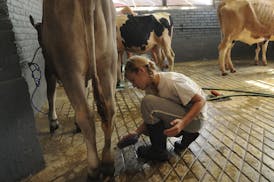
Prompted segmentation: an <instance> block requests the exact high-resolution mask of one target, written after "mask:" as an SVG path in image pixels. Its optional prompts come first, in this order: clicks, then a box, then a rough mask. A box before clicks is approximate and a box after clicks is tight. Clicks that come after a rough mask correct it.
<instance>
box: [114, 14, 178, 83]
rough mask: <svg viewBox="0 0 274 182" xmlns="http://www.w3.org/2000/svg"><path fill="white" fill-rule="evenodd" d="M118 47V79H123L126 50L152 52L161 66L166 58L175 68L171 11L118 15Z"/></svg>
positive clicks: (140, 52) (141, 52) (138, 52)
mask: <svg viewBox="0 0 274 182" xmlns="http://www.w3.org/2000/svg"><path fill="white" fill-rule="evenodd" d="M116 33H117V35H116V36H117V49H118V67H117V68H118V69H119V70H118V81H119V80H121V79H122V75H121V70H120V66H121V64H122V57H123V53H124V51H127V52H131V53H137V54H144V53H148V52H151V53H152V56H153V59H154V61H155V62H156V64H158V65H159V67H160V68H161V67H162V66H163V61H164V58H165V57H166V58H167V60H168V62H169V69H170V70H173V66H174V57H175V54H174V52H173V50H172V48H171V40H172V34H173V22H172V18H171V16H170V14H169V13H166V12H159V13H153V14H149V15H137V16H134V15H118V16H116Z"/></svg>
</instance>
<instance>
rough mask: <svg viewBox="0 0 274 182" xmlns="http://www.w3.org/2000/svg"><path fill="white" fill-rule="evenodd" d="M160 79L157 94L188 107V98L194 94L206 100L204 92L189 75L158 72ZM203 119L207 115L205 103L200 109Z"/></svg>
mask: <svg viewBox="0 0 274 182" xmlns="http://www.w3.org/2000/svg"><path fill="white" fill-rule="evenodd" d="M159 76H160V80H159V84H158V87H157V90H158V96H159V97H162V98H166V99H169V100H171V101H173V102H175V103H178V104H182V105H183V106H184V107H187V108H190V107H191V104H192V103H190V100H191V99H192V97H193V96H194V95H195V94H199V95H201V96H202V97H203V98H204V99H205V100H206V94H205V93H204V91H203V90H202V89H201V87H200V86H199V85H197V84H196V83H195V82H194V81H193V80H192V79H190V78H189V77H187V76H185V75H183V74H181V73H176V72H159ZM201 116H202V117H203V119H205V118H206V117H207V104H205V105H204V106H203V108H202V110H201Z"/></svg>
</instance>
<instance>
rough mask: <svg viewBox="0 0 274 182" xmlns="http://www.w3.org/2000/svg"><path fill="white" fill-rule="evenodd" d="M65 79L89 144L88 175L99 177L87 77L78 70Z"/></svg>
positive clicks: (69, 96)
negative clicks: (86, 87) (86, 86)
mask: <svg viewBox="0 0 274 182" xmlns="http://www.w3.org/2000/svg"><path fill="white" fill-rule="evenodd" d="M70 75H73V76H68V78H66V79H64V81H63V85H64V89H65V91H66V93H67V95H68V98H69V100H70V102H71V104H72V107H73V109H74V111H75V118H76V122H77V124H78V126H79V127H80V129H81V132H82V134H83V136H84V138H85V141H86V145H87V160H88V176H89V177H90V178H92V179H94V180H97V179H99V176H100V168H99V167H100V166H99V164H100V163H99V158H98V154H97V147H96V139H95V136H96V133H95V123H94V118H95V116H94V113H93V112H91V111H90V109H89V106H88V102H87V99H86V94H85V81H84V80H85V78H84V77H83V78H82V77H81V76H80V75H79V74H77V73H76V72H74V73H71V74H70Z"/></svg>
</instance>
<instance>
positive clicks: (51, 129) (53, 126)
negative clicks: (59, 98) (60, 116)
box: [49, 119, 59, 134]
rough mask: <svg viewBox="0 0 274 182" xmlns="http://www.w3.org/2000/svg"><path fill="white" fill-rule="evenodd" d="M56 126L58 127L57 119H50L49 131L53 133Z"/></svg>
mask: <svg viewBox="0 0 274 182" xmlns="http://www.w3.org/2000/svg"><path fill="white" fill-rule="evenodd" d="M58 128H59V121H58V120H57V119H52V120H50V124H49V130H50V133H51V134H53V133H54V132H55V130H57V129H58Z"/></svg>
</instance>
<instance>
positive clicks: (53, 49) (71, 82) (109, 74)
mask: <svg viewBox="0 0 274 182" xmlns="http://www.w3.org/2000/svg"><path fill="white" fill-rule="evenodd" d="M41 27H42V28H41V30H42V32H41V45H42V50H43V55H44V57H45V60H46V64H47V65H46V67H47V69H48V76H49V77H48V80H47V83H48V86H50V87H51V89H52V92H53V93H54V92H55V85H56V79H59V80H60V81H61V82H62V84H63V87H64V89H65V91H66V94H67V96H68V98H69V100H70V102H71V105H72V107H73V108H74V110H75V117H76V122H77V124H78V125H79V127H80V128H81V131H82V134H83V136H84V138H85V140H86V146H87V161H88V177H89V179H94V180H99V176H100V173H101V172H103V174H106V175H113V173H114V161H113V156H112V154H111V135H112V130H113V123H114V120H115V100H114V94H115V87H116V76H117V73H116V70H117V68H116V67H117V46H116V31H115V9H114V6H113V3H112V1H109V0H96V1H90V0H81V1H68V0H58V1H52V0H44V1H43V18H42V26H41ZM95 42H96V44H95ZM89 79H92V86H93V95H94V100H95V101H96V104H97V109H98V112H99V114H100V116H101V119H102V129H103V131H104V135H105V145H104V148H103V152H102V163H100V161H99V156H98V154H97V147H96V139H95V136H96V133H95V123H94V122H95V113H94V111H91V110H90V108H89V105H88V102H87V99H86V96H85V86H86V85H87V82H88V80H89Z"/></svg>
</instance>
